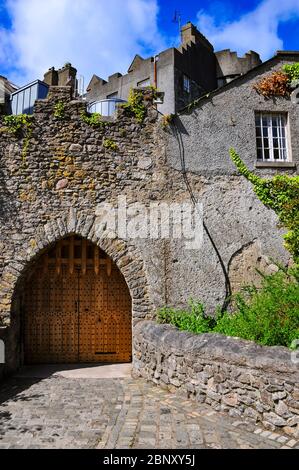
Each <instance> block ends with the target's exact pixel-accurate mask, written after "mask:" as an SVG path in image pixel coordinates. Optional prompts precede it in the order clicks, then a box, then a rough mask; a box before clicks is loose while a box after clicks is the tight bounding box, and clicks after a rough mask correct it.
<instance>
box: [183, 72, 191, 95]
mask: <svg viewBox="0 0 299 470" xmlns="http://www.w3.org/2000/svg"><path fill="white" fill-rule="evenodd" d="M190 88H191V83H190V78H189V77H187V75H183V90H184V91H186V92H187V93H190Z"/></svg>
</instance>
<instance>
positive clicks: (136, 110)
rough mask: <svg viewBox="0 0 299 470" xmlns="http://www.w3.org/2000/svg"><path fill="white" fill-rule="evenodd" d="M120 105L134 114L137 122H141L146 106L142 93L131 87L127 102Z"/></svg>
mask: <svg viewBox="0 0 299 470" xmlns="http://www.w3.org/2000/svg"><path fill="white" fill-rule="evenodd" d="M150 91H151V90H150ZM121 107H122V108H123V109H125V110H126V111H128V112H129V113H130V114H132V115H133V116H135V118H136V121H137V122H138V123H139V124H142V123H143V121H144V119H145V116H146V107H145V104H144V95H143V93H142V92H141V91H138V90H133V89H131V90H130V93H129V97H128V102H127V103H124V104H122V105H121Z"/></svg>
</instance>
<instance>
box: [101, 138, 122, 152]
mask: <svg viewBox="0 0 299 470" xmlns="http://www.w3.org/2000/svg"><path fill="white" fill-rule="evenodd" d="M103 146H104V147H105V148H106V149H110V150H114V151H115V150H117V149H118V146H117V143H116V142H114V140H112V139H105V140H104V142H103Z"/></svg>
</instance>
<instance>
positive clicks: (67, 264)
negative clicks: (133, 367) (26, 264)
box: [21, 235, 132, 363]
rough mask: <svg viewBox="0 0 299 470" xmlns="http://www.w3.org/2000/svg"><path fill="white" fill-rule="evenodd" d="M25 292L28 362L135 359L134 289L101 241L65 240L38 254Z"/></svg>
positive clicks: (26, 361) (74, 238)
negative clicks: (133, 337) (108, 254)
mask: <svg viewBox="0 0 299 470" xmlns="http://www.w3.org/2000/svg"><path fill="white" fill-rule="evenodd" d="M23 292H24V294H23V300H22V304H23V305H22V308H21V309H22V323H21V328H22V332H23V345H24V362H25V363H76V362H129V361H131V356H132V315H131V311H132V305H131V304H132V302H131V297H130V293H129V289H128V287H127V285H126V282H125V279H124V277H123V276H122V274H121V272H120V271H119V269H118V268H117V266H116V265H115V263H113V261H112V260H111V258H110V257H109V256H107V254H106V253H105V252H104V251H103V250H101V249H100V248H99V247H98V246H97V245H95V244H93V243H92V242H90V241H88V240H87V239H85V238H82V237H79V236H74V235H72V236H69V237H66V238H64V239H61V240H59V241H58V242H57V243H56V244H55V245H53V246H51V248H50V249H48V250H47V251H46V252H45V253H44V254H43V255H42V256H40V257H39V258H38V260H37V261H36V263H35V265H34V267H33V268H32V269H31V270H30V271H29V273H28V274H27V276H26V279H25V280H24V290H23Z"/></svg>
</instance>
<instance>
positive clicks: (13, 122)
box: [3, 114, 33, 134]
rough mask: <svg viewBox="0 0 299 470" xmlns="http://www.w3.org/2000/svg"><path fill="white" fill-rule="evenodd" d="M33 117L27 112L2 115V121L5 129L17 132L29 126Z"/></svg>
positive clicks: (13, 132)
mask: <svg viewBox="0 0 299 470" xmlns="http://www.w3.org/2000/svg"><path fill="white" fill-rule="evenodd" d="M32 119H33V117H32V116H30V115H28V114H18V115H17V116H15V115H9V116H4V118H3V122H4V124H5V126H6V129H7V130H8V131H9V132H11V133H12V134H18V133H21V132H22V131H24V130H25V131H26V130H27V129H28V128H29V127H31V124H32Z"/></svg>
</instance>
